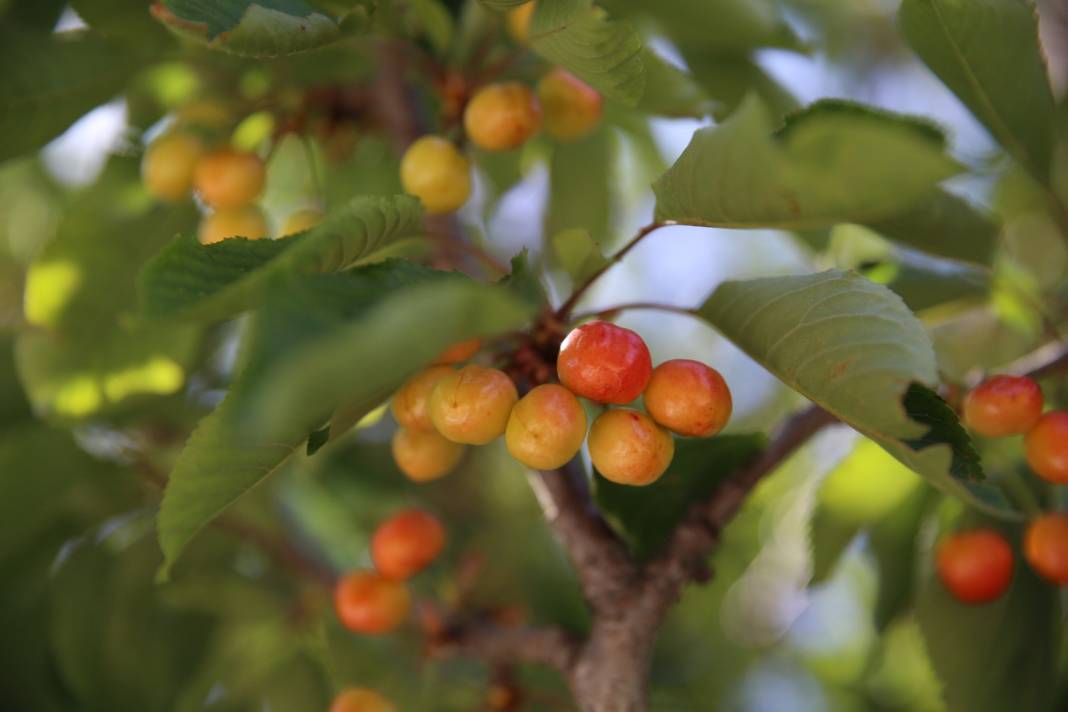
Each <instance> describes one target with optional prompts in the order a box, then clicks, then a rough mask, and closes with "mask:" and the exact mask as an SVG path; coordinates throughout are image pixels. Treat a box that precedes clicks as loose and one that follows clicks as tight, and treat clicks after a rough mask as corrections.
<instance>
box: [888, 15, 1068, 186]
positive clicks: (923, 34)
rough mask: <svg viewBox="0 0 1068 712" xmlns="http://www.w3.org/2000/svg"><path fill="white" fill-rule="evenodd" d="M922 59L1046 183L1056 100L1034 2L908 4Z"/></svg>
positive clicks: (910, 32)
mask: <svg viewBox="0 0 1068 712" xmlns="http://www.w3.org/2000/svg"><path fill="white" fill-rule="evenodd" d="M899 19H900V24H901V29H902V32H903V33H904V35H905V38H906V39H907V40H908V42H909V44H910V45H912V48H913V49H914V50H916V53H917V54H919V55H920V58H921V59H923V61H924V62H925V63H926V64H927V66H928V67H930V68H931V70H932V71H933V72H934V73H935V74H937V75H938V77H939V78H940V79H941V80H942V81H943V82H945V84H946V86H948V87H949V88H950V89H951V90H952V91H953V93H954V94H956V95H957V97H958V98H960V100H961V101H963V102H964V104H965V105H966V106H967V107H968V108H969V109H971V111H972V113H973V114H975V116H976V118H978V119H979V121H981V122H982V123H983V125H984V126H986V128H987V129H988V130H989V131H990V133H991V134H993V136H994V138H995V139H997V141H998V142H999V143H1001V145H1002V146H1004V147H1005V149H1006V150H1007V151H1008V152H1009V153H1010V154H1012V156H1013V157H1014V158H1016V160H1017V161H1019V162H1020V163H1021V164H1022V165H1023V166H1024V167H1026V168H1027V170H1028V171H1030V172H1031V174H1032V175H1033V176H1034V177H1035V178H1037V179H1038V180H1039V182H1043V183H1044V182H1046V181H1048V180H1049V174H1050V158H1051V157H1052V155H1053V122H1054V109H1053V106H1054V104H1053V95H1052V91H1051V89H1050V84H1049V77H1048V76H1047V74H1046V65H1045V61H1044V58H1043V54H1042V48H1041V46H1040V44H1039V39H1038V21H1037V14H1036V11H1035V6H1034V3H1032V2H1031V1H1030V0H975V2H959V1H958V0H905V1H904V2H903V3H902V4H901V12H900V16H899Z"/></svg>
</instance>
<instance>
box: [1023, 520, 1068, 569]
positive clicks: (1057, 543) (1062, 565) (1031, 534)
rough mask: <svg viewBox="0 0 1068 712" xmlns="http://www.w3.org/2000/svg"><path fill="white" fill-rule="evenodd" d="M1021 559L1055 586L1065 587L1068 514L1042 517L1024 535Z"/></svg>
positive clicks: (1067, 553)
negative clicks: (1023, 558) (1025, 560)
mask: <svg viewBox="0 0 1068 712" xmlns="http://www.w3.org/2000/svg"><path fill="white" fill-rule="evenodd" d="M1024 557H1025V558H1026V559H1027V562H1028V563H1029V564H1031V567H1032V568H1033V569H1034V570H1035V571H1037V572H1038V573H1039V574H1041V575H1042V576H1043V578H1046V579H1048V580H1050V581H1052V582H1053V583H1055V584H1057V585H1058V586H1068V514H1063V513H1060V512H1057V513H1053V514H1043V515H1042V516H1041V517H1039V518H1038V519H1036V520H1034V521H1033V522H1031V524H1030V525H1029V526H1028V527H1027V533H1026V534H1025V535H1024Z"/></svg>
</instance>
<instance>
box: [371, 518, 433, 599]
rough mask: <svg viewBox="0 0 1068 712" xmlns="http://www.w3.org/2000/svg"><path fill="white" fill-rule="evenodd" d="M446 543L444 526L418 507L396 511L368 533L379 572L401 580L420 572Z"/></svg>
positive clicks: (372, 556)
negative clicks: (371, 532) (372, 531)
mask: <svg viewBox="0 0 1068 712" xmlns="http://www.w3.org/2000/svg"><path fill="white" fill-rule="evenodd" d="M444 547H445V528H444V527H442V526H441V522H439V521H438V520H437V519H436V518H435V517H433V516H432V515H430V514H427V513H426V512H423V511H420V510H418V509H408V510H405V511H403V512H398V513H397V514H395V515H393V516H392V517H390V518H389V519H387V520H386V521H385V522H383V523H382V524H380V525H379V526H378V528H377V529H376V530H375V533H374V536H373V537H371V558H372V559H373V560H374V562H375V568H376V569H378V573H380V574H382V575H383V576H385V577H386V578H388V579H394V580H397V581H403V580H405V579H408V578H410V577H411V576H413V575H414V574H417V573H419V572H420V571H422V570H423V569H425V568H426V567H427V566H429V565H430V563H431V562H432V561H433V560H434V559H436V558H437V556H438V554H440V553H441V550H442V549H443V548H444Z"/></svg>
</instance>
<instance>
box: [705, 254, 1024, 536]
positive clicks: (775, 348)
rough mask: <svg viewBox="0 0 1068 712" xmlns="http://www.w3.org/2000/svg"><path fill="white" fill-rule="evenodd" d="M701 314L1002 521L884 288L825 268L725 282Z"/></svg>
mask: <svg viewBox="0 0 1068 712" xmlns="http://www.w3.org/2000/svg"><path fill="white" fill-rule="evenodd" d="M699 314H700V316H702V317H703V318H704V319H706V320H707V321H708V322H709V323H711V324H712V325H713V326H714V327H716V328H717V329H718V330H719V331H720V332H722V333H723V335H724V336H726V337H727V338H729V339H730V340H731V341H733V342H734V343H735V344H736V345H738V346H739V347H740V348H741V349H742V350H743V351H745V352H746V353H747V354H748V355H749V356H750V357H752V358H753V359H755V360H756V361H757V362H759V363H760V364H761V365H763V366H764V367H765V368H767V369H768V370H769V371H771V372H772V373H773V374H774V375H776V376H777V377H778V378H779V379H781V380H782V381H783V382H784V383H785V384H786V385H788V386H790V387H791V388H793V389H794V390H796V391H798V392H799V393H801V394H802V395H804V396H806V397H807V398H809V399H810V400H812V401H814V402H816V403H817V404H819V405H820V406H821V407H823V408H825V409H826V410H827V411H829V412H830V413H832V414H833V415H835V416H836V417H837V418H839V419H840V420H841V421H842V422H844V423H846V424H848V425H850V426H852V427H853V428H854V429H856V430H858V431H860V432H861V433H863V434H864V435H867V436H868V437H869V438H871V439H872V440H874V441H875V442H877V443H878V444H879V445H881V446H882V447H883V448H885V449H886V450H887V452H889V453H890V454H891V455H893V456H894V457H895V458H897V459H898V460H900V461H901V462H902V463H904V464H905V465H906V466H908V467H909V468H911V469H912V470H913V471H915V472H917V473H919V474H921V475H923V476H924V477H926V478H927V479H928V480H930V481H931V483H932V484H934V485H935V486H936V487H939V488H940V489H942V490H944V491H947V492H950V493H952V494H956V495H958V496H961V497H964V498H965V499H966V500H967V501H969V502H971V503H972V504H974V505H976V506H979V507H983V508H984V509H987V510H988V511H991V512H993V513H996V514H998V515H999V516H1014V515H1013V512H1012V510H1011V508H1010V507H1009V504H1008V502H1007V501H1006V500H1005V498H1004V496H1003V495H1002V494H1001V492H1000V491H999V490H998V489H996V488H994V487H992V486H990V485H986V484H980V483H978V482H977V480H979V479H980V478H981V477H982V470H981V468H980V466H979V462H978V457H977V455H976V453H975V449H974V446H973V445H972V443H971V441H970V439H969V438H968V435H967V433H966V432H965V431H964V429H963V427H961V425H960V423H959V422H958V421H957V418H956V416H955V415H954V414H953V412H952V410H951V409H949V407H948V406H947V405H946V404H945V403H944V402H943V401H941V399H939V398H938V396H937V394H935V393H934V392H933V391H931V390H930V388H929V386H928V384H930V385H934V384H936V383H937V382H938V369H937V364H936V362H935V356H934V351H933V349H932V347H931V343H930V341H929V340H928V338H927V335H926V333H925V332H924V329H923V326H922V325H921V324H920V322H919V321H918V320H917V319H916V317H915V316H913V315H912V313H911V312H909V310H908V309H907V308H906V307H905V305H904V304H903V303H902V302H901V299H900V298H899V297H898V296H897V295H895V294H893V293H892V292H891V291H889V290H888V289H887V288H886V287H883V286H880V285H877V284H874V283H872V282H870V281H868V280H866V279H864V278H863V277H860V276H859V275H856V274H852V273H845V272H837V271H829V272H823V273H820V274H811V275H803V276H796V277H771V278H765V279H753V280H746V281H731V282H725V283H723V284H722V285H720V287H719V288H718V289H716V291H715V292H714V293H713V294H712V296H711V297H710V298H709V299H708V301H706V302H705V304H704V305H703V306H702V307H701V308H700V309H699Z"/></svg>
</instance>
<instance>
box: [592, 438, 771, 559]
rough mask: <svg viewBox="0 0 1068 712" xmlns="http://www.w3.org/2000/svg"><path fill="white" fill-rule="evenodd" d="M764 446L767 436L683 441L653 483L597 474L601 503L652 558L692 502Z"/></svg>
mask: <svg viewBox="0 0 1068 712" xmlns="http://www.w3.org/2000/svg"><path fill="white" fill-rule="evenodd" d="M764 445H765V439H764V437H763V436H762V435H721V436H719V437H715V438H710V439H680V440H677V441H676V443H675V457H674V459H673V460H672V461H671V466H670V467H668V470H667V472H665V473H664V475H663V476H662V477H661V478H660V479H658V480H657V481H656V482H654V483H653V484H651V485H649V486H647V487H640V488H635V487H627V486H624V485H618V484H615V483H613V482H610V481H609V480H606V479H604V478H603V477H600V476H598V477H596V478H595V483H596V498H597V505H598V506H599V507H600V508H601V510H602V511H603V512H604V513H605V514H607V515H608V516H610V517H612V518H613V519H614V520H616V522H617V523H618V524H619V526H620V527H621V528H622V530H623V532H624V533H625V534H626V537H627V540H628V542H629V543H630V545H631V546H632V548H633V549H634V552H635V553H636V554H637V555H638V556H639V557H641V558H647V557H649V556H652V555H654V554H656V552H657V551H658V550H659V549H660V548H661V547H662V546H663V545H664V544H665V543H666V542H667V540H668V538H669V537H670V536H671V532H672V531H673V530H674V528H675V525H676V524H678V523H679V522H680V521H681V520H682V519H683V518H685V516H686V514H687V512H688V511H689V509H690V507H691V506H693V505H694V504H696V503H697V502H700V501H703V500H705V499H707V498H708V497H709V496H710V495H711V494H712V492H713V491H714V490H715V489H716V487H718V486H719V485H720V484H721V483H722V482H723V480H724V479H725V478H727V477H729V476H730V475H732V474H733V473H734V472H735V471H737V469H738V468H740V467H743V466H745V465H746V464H747V463H749V462H750V461H751V460H752V459H753V458H754V457H756V456H757V455H758V454H759V453H760V451H761V450H762V449H763V448H764Z"/></svg>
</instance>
